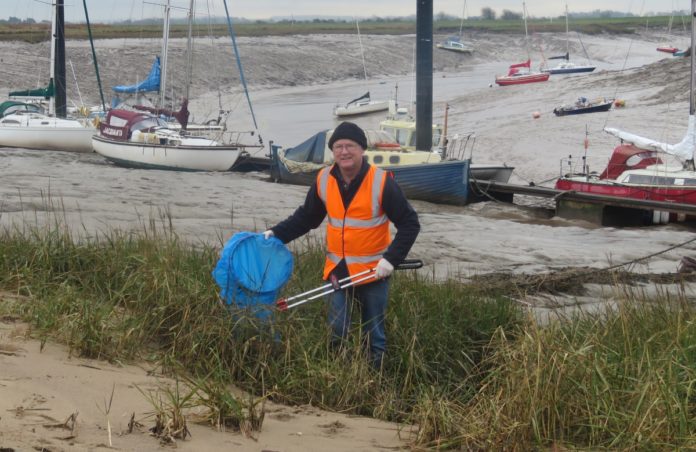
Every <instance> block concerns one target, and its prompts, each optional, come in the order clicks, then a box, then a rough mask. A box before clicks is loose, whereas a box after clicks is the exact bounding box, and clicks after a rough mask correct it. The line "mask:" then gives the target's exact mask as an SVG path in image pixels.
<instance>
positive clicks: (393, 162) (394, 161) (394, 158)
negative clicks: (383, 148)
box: [389, 155, 401, 165]
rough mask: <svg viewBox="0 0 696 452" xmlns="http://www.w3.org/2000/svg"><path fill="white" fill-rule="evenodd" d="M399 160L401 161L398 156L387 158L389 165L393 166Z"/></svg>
mask: <svg viewBox="0 0 696 452" xmlns="http://www.w3.org/2000/svg"><path fill="white" fill-rule="evenodd" d="M400 160H401V158H400V157H399V156H398V155H392V156H389V163H391V164H393V165H396V164H397V163H399V161H400Z"/></svg>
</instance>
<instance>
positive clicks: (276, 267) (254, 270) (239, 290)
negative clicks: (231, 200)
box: [213, 232, 293, 319]
mask: <svg viewBox="0 0 696 452" xmlns="http://www.w3.org/2000/svg"><path fill="white" fill-rule="evenodd" d="M292 264H293V259H292V253H290V251H289V250H288V249H287V247H286V246H285V245H283V242H281V241H280V240H278V239H277V238H275V237H271V238H269V239H264V238H263V234H256V233H253V232H239V233H237V234H235V235H233V236H232V238H230V239H229V240H228V241H227V243H226V244H225V246H224V247H223V249H222V252H221V253H220V260H219V261H218V263H217V265H216V266H215V269H214V270H213V278H214V279H215V282H217V284H218V286H220V297H221V298H222V299H223V300H224V301H225V303H226V304H227V305H229V306H233V307H236V308H239V309H244V310H248V311H249V313H250V314H252V315H254V316H256V317H258V318H260V319H266V318H268V316H269V315H270V314H271V312H272V308H273V307H274V306H275V301H276V299H277V297H278V292H280V289H281V288H282V287H283V286H284V285H285V283H287V282H288V280H289V279H290V275H292Z"/></svg>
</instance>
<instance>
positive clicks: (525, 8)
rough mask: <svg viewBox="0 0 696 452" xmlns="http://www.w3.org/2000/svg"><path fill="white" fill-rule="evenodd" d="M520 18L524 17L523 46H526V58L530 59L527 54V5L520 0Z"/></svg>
mask: <svg viewBox="0 0 696 452" xmlns="http://www.w3.org/2000/svg"><path fill="white" fill-rule="evenodd" d="M522 18H523V19H524V46H525V47H526V48H527V59H528V60H529V59H531V58H532V57H531V55H530V54H529V35H528V34H527V5H526V4H525V3H524V2H522Z"/></svg>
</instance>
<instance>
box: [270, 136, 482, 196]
mask: <svg viewBox="0 0 696 452" xmlns="http://www.w3.org/2000/svg"><path fill="white" fill-rule="evenodd" d="M327 132H328V131H322V132H319V133H317V134H315V135H314V136H312V137H311V138H309V139H308V140H306V141H304V142H303V143H301V144H299V145H297V146H295V147H294V148H288V149H283V148H282V147H281V146H278V145H272V146H271V178H272V179H273V180H274V181H276V182H281V183H288V184H295V185H306V186H309V185H311V184H312V183H314V181H315V180H316V177H317V173H318V172H319V170H320V169H321V168H324V167H325V166H327V165H329V164H330V156H331V151H328V147H327V146H326V142H327ZM368 137H370V134H369V133H368ZM369 141H370V140H368V142H369ZM383 144H384V143H380V146H373V145H372V144H370V147H368V150H367V151H366V152H365V155H366V158H367V160H368V161H369V162H370V163H373V164H375V165H377V166H379V167H381V168H383V169H385V170H387V171H389V172H390V173H391V174H392V175H393V176H394V179H395V180H396V182H397V183H398V184H399V186H400V187H401V189H402V190H403V191H404V194H405V195H406V197H407V198H409V199H415V200H420V201H429V202H433V203H438V204H453V205H465V204H468V203H469V202H471V200H470V199H469V196H470V195H469V193H470V191H469V164H470V161H469V160H468V159H466V160H441V158H440V156H439V154H436V153H432V152H425V151H407V150H404V149H402V148H399V146H398V144H397V146H396V147H387V146H383ZM427 159H430V160H431V161H427ZM417 161H419V163H412V162H417Z"/></svg>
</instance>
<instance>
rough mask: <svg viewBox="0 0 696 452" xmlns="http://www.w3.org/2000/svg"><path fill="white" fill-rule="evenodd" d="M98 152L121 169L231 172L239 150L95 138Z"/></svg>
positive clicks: (95, 147)
mask: <svg viewBox="0 0 696 452" xmlns="http://www.w3.org/2000/svg"><path fill="white" fill-rule="evenodd" d="M92 146H93V147H94V151H95V152H97V153H98V154H100V155H102V156H104V157H105V158H106V159H107V160H109V161H112V162H114V163H115V164H117V165H119V166H125V167H128V168H149V169H168V170H178V171H229V170H230V168H232V166H233V165H234V164H235V163H236V162H237V159H238V158H239V155H240V153H241V148H240V147H239V146H195V145H178V146H177V145H169V144H164V145H158V144H147V143H137V142H129V141H116V140H110V139H107V138H104V137H101V136H98V135H95V136H94V137H93V138H92Z"/></svg>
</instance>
